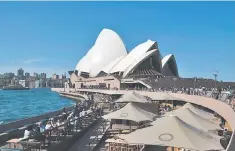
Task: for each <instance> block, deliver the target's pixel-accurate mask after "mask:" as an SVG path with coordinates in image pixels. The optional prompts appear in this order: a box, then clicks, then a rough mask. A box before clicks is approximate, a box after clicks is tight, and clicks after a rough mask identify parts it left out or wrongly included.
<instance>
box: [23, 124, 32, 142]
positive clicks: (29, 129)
mask: <svg viewBox="0 0 235 151" xmlns="http://www.w3.org/2000/svg"><path fill="white" fill-rule="evenodd" d="M32 135H33V127H32V126H31V125H30V126H28V127H27V128H26V130H25V131H24V137H23V138H20V140H23V139H27V138H29V137H30V136H32Z"/></svg>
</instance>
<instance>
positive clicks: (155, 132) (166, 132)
mask: <svg viewBox="0 0 235 151" xmlns="http://www.w3.org/2000/svg"><path fill="white" fill-rule="evenodd" d="M152 124H153V125H152V126H150V127H147V128H143V129H138V130H136V131H134V132H132V133H130V134H127V135H120V136H118V137H119V138H121V139H124V140H125V141H126V142H128V143H130V144H145V145H158V146H169V147H178V148H185V149H191V150H199V151H207V150H223V147H222V146H221V145H220V137H218V136H216V135H213V134H210V133H206V132H203V131H201V130H199V129H197V128H194V127H192V126H190V125H189V124H187V123H185V122H184V121H182V120H181V119H179V118H178V117H177V116H170V117H163V118H159V119H157V120H156V121H154V122H153V123H152Z"/></svg>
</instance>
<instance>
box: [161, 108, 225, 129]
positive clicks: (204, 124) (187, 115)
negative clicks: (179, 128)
mask: <svg viewBox="0 0 235 151" xmlns="http://www.w3.org/2000/svg"><path fill="white" fill-rule="evenodd" d="M171 115H176V116H177V117H179V118H180V119H181V120H183V121H184V122H186V123H188V124H189V125H191V126H193V127H195V128H198V129H201V130H204V131H216V130H220V129H221V128H220V126H219V125H217V124H215V123H213V122H212V121H210V120H206V119H204V118H202V117H201V116H198V115H197V114H195V113H194V112H192V111H191V110H190V109H189V108H179V109H177V110H174V111H171V112H167V113H166V114H165V115H164V116H171Z"/></svg>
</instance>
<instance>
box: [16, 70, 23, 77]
mask: <svg viewBox="0 0 235 151" xmlns="http://www.w3.org/2000/svg"><path fill="white" fill-rule="evenodd" d="M17 76H18V77H19V78H23V77H24V70H23V69H22V68H20V69H18V70H17Z"/></svg>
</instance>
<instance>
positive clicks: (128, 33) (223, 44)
mask: <svg viewBox="0 0 235 151" xmlns="http://www.w3.org/2000/svg"><path fill="white" fill-rule="evenodd" d="M103 28H109V29H112V30H114V31H116V32H117V33H118V34H119V35H120V36H121V38H122V39H123V41H124V43H125V45H126V47H127V49H128V50H131V49H132V48H134V47H135V46H136V45H138V44H139V43H141V42H145V41H146V40H147V39H151V40H156V41H157V42H158V45H159V48H160V51H161V53H162V55H163V56H165V55H167V54H169V53H173V54H174V55H175V57H176V59H177V63H178V68H179V73H180V75H181V76H183V77H193V76H199V77H207V78H212V77H213V76H212V73H213V72H214V71H215V70H218V72H219V76H218V79H220V80H224V81H235V70H234V66H235V60H234V59H235V2H0V73H3V72H9V71H13V72H16V70H17V69H18V68H20V67H22V68H24V69H25V70H26V71H29V72H31V73H32V72H47V73H48V74H49V75H50V74H52V73H58V74H62V73H64V72H66V71H68V70H73V69H74V68H75V66H76V64H77V62H78V61H79V60H80V59H81V57H82V56H83V55H85V54H86V52H87V51H88V50H89V48H91V47H92V45H93V44H94V42H95V40H96V38H97V36H98V34H99V32H100V31H101V30H102V29H103ZM107 53H108V52H107Z"/></svg>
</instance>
